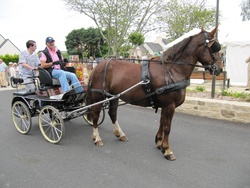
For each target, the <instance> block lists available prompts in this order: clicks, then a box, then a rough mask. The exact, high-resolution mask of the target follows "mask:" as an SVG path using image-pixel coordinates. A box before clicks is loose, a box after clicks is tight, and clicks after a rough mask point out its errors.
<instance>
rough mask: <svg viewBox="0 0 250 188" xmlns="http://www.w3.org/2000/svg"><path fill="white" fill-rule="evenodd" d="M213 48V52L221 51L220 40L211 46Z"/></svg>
mask: <svg viewBox="0 0 250 188" xmlns="http://www.w3.org/2000/svg"><path fill="white" fill-rule="evenodd" d="M211 50H212V52H213V53H216V52H219V51H220V50H221V45H220V43H218V42H214V43H213V45H212V46H211Z"/></svg>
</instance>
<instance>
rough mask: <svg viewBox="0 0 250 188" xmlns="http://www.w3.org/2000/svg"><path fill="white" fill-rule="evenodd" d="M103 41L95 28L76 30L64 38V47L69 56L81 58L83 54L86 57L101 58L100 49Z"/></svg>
mask: <svg viewBox="0 0 250 188" xmlns="http://www.w3.org/2000/svg"><path fill="white" fill-rule="evenodd" d="M104 43H105V42H104V39H103V37H102V36H101V34H100V32H99V30H98V29H97V28H92V27H90V28H88V29H84V28H81V29H76V30H73V31H71V32H70V33H69V34H68V35H67V36H66V41H65V45H66V48H67V51H68V53H69V55H79V57H80V58H82V56H83V53H85V54H87V56H88V57H89V56H93V57H94V58H95V57H96V56H101V55H102V51H101V47H102V46H103V45H104Z"/></svg>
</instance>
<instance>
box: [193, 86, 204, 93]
mask: <svg viewBox="0 0 250 188" xmlns="http://www.w3.org/2000/svg"><path fill="white" fill-rule="evenodd" d="M195 90H196V91H200V92H202V91H205V90H206V88H205V87H203V86H197V87H196V88H195Z"/></svg>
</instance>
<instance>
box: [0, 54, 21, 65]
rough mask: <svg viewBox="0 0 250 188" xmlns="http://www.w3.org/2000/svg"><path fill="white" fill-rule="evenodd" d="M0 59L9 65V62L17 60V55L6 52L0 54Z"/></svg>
mask: <svg viewBox="0 0 250 188" xmlns="http://www.w3.org/2000/svg"><path fill="white" fill-rule="evenodd" d="M0 59H2V60H3V62H4V63H6V65H9V62H13V63H14V62H16V63H17V62H18V60H19V55H17V54H15V55H9V54H6V55H4V56H3V55H0Z"/></svg>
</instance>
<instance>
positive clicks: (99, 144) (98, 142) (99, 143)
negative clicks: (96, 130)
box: [95, 140, 104, 147]
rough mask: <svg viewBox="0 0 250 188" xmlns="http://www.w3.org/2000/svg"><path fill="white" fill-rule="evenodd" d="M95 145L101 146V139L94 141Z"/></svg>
mask: <svg viewBox="0 0 250 188" xmlns="http://www.w3.org/2000/svg"><path fill="white" fill-rule="evenodd" d="M95 145H96V146H98V147H101V146H103V145H104V144H103V142H102V140H100V141H97V142H95Z"/></svg>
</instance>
